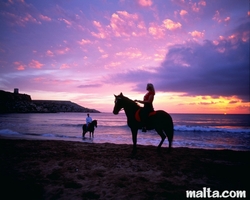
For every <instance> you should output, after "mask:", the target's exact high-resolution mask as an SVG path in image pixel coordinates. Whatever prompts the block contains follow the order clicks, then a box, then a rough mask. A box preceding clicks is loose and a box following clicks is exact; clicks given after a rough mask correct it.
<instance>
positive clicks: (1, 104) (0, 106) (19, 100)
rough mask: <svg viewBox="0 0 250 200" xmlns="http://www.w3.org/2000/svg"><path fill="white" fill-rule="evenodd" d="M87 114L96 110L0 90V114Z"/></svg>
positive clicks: (96, 111) (68, 102)
mask: <svg viewBox="0 0 250 200" xmlns="http://www.w3.org/2000/svg"><path fill="white" fill-rule="evenodd" d="M56 112H89V113H99V111H98V110H95V109H89V108H85V107H82V106H80V105H78V104H76V103H73V102H71V101H54V100H32V99H31V97H30V95H27V94H15V93H11V92H6V91H3V90H0V113H56Z"/></svg>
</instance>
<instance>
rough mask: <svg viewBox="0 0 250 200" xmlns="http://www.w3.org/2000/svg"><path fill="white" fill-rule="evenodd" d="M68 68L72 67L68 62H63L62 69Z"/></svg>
mask: <svg viewBox="0 0 250 200" xmlns="http://www.w3.org/2000/svg"><path fill="white" fill-rule="evenodd" d="M68 68H70V66H69V65H68V64H62V65H61V66H60V69H68Z"/></svg>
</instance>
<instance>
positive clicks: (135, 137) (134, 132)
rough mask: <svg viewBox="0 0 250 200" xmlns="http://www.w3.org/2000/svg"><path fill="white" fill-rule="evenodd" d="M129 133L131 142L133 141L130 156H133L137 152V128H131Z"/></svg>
mask: <svg viewBox="0 0 250 200" xmlns="http://www.w3.org/2000/svg"><path fill="white" fill-rule="evenodd" d="M131 132H132V140H133V150H132V154H133V155H135V154H136V152H137V147H136V144H137V132H138V129H137V128H131Z"/></svg>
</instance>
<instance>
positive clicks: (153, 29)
mask: <svg viewBox="0 0 250 200" xmlns="http://www.w3.org/2000/svg"><path fill="white" fill-rule="evenodd" d="M148 32H149V34H151V35H153V36H154V38H155V39H160V38H163V37H164V36H165V29H164V28H163V27H162V26H159V25H157V24H154V23H151V24H150V26H149V28H148Z"/></svg>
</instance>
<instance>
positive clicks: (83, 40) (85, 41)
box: [78, 39, 91, 45]
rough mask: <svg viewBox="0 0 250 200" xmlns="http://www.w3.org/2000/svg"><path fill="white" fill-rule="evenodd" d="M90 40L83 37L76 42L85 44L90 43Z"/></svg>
mask: <svg viewBox="0 0 250 200" xmlns="http://www.w3.org/2000/svg"><path fill="white" fill-rule="evenodd" d="M90 43H91V41H90V40H85V39H82V40H81V41H78V44H80V45H85V44H90Z"/></svg>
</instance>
